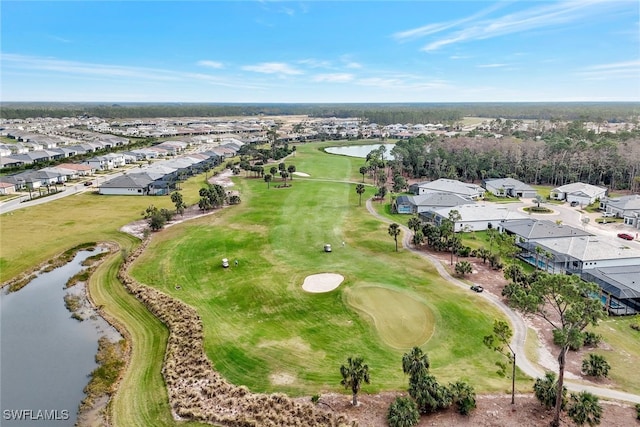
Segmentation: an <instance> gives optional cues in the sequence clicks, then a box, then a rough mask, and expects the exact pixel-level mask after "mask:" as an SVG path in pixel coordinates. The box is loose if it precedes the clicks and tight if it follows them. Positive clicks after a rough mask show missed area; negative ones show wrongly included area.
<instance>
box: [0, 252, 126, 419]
mask: <svg viewBox="0 0 640 427" xmlns="http://www.w3.org/2000/svg"><path fill="white" fill-rule="evenodd" d="M99 252H101V250H100V249H96V250H94V251H80V252H78V254H77V255H76V256H75V258H74V259H73V260H72V261H71V262H69V263H68V264H66V265H64V266H62V267H59V268H56V269H55V270H52V271H50V272H47V273H42V274H39V275H38V277H37V278H35V279H34V280H32V281H31V282H30V283H29V284H28V285H27V286H25V287H24V288H22V289H20V290H19V291H17V292H13V293H7V292H6V289H5V290H2V291H0V360H1V363H0V390H1V391H2V393H1V395H0V398H1V399H0V409H1V411H0V413H1V416H2V418H1V420H0V425H2V426H3V427H9V426H20V427H26V426H40V427H42V426H72V425H74V423H75V422H76V418H77V411H78V406H79V405H80V402H81V401H82V399H83V398H84V392H83V391H82V390H83V389H84V387H85V386H86V385H87V383H88V382H89V377H88V375H89V374H90V373H91V371H93V370H94V369H95V368H96V367H97V364H96V362H95V355H96V353H97V350H98V338H100V337H101V336H103V335H105V334H106V335H107V336H108V337H109V338H110V339H111V340H112V341H115V340H119V339H120V335H119V334H118V333H117V331H116V330H115V329H114V328H112V327H111V326H110V325H109V324H108V323H107V322H106V321H105V320H104V319H102V318H101V317H99V316H97V315H95V313H94V315H92V316H90V318H88V319H86V320H83V321H78V320H76V319H73V318H71V315H72V313H71V312H69V310H67V309H66V307H65V304H64V300H63V298H64V296H65V295H66V294H67V293H72V294H77V295H84V294H83V292H84V287H83V285H82V284H77V285H75V286H74V287H72V288H69V289H65V288H64V287H65V284H66V282H67V280H68V279H69V278H70V277H72V276H74V275H75V274H76V273H78V272H79V271H81V270H82V269H84V268H86V267H83V266H82V265H81V263H82V261H84V260H85V259H86V258H88V257H89V256H91V255H95V254H97V253H99ZM85 301H86V300H85ZM29 411H31V412H29ZM19 416H21V417H22V418H23V419H22V420H16V419H15V418H16V417H19Z"/></svg>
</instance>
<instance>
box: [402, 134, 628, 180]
mask: <svg viewBox="0 0 640 427" xmlns="http://www.w3.org/2000/svg"><path fill="white" fill-rule="evenodd" d="M538 132H539V133H540V134H539V135H536V131H535V130H532V131H530V132H529V133H524V132H520V133H519V134H518V137H516V136H504V137H498V138H496V137H493V136H491V137H480V138H478V137H475V136H459V137H454V138H446V137H441V136H436V135H435V134H429V135H421V136H419V137H416V138H412V139H409V140H403V141H398V143H397V144H396V146H395V147H394V148H393V150H392V154H393V155H394V158H395V160H394V161H393V162H392V163H395V164H396V166H397V167H399V168H400V169H401V171H402V173H403V174H405V175H406V176H408V177H411V178H427V179H438V178H449V179H459V180H462V181H467V182H473V181H481V180H483V179H485V178H504V177H512V178H515V179H518V180H521V181H523V182H526V183H530V184H546V185H552V186H561V185H565V184H568V183H571V182H578V181H579V182H585V183H588V184H593V185H602V186H606V187H609V188H610V189H615V190H621V189H629V190H632V191H637V190H638V189H640V131H639V130H637V129H634V130H629V131H624V132H621V133H616V134H614V133H601V134H596V133H594V132H593V131H587V130H586V129H585V127H584V123H583V122H572V123H570V124H568V125H566V126H558V127H557V128H555V129H540V130H539V131H538Z"/></svg>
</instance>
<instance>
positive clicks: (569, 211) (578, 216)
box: [501, 200, 640, 250]
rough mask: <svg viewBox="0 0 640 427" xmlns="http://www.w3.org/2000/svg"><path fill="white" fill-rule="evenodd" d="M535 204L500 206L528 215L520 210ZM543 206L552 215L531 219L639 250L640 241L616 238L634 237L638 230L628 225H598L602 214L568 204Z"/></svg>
mask: <svg viewBox="0 0 640 427" xmlns="http://www.w3.org/2000/svg"><path fill="white" fill-rule="evenodd" d="M534 204H535V201H534V200H525V201H523V202H520V203H505V204H502V205H501V206H505V207H506V208H507V209H509V210H511V211H518V212H520V213H525V214H528V213H527V212H525V211H523V210H522V209H523V208H524V207H527V206H533V205H534ZM543 206H545V207H547V208H549V209H552V210H553V213H551V214H531V218H535V219H540V220H544V219H546V220H550V221H557V220H560V221H562V224H565V225H570V226H572V227H576V228H579V229H581V230H585V231H587V232H589V233H591V234H594V235H596V236H599V237H604V238H605V239H606V240H607V241H608V242H610V243H612V244H613V245H618V244H621V243H623V244H624V245H626V246H629V247H631V248H634V249H638V250H640V240H638V239H636V240H634V241H628V240H622V239H620V238H619V237H617V234H618V233H623V232H624V233H628V234H631V235H632V236H634V237H635V236H636V233H638V230H635V229H633V227H631V226H629V225H625V224H623V223H620V222H615V223H614V222H612V223H608V224H598V223H596V218H600V217H601V216H602V214H601V213H600V212H595V213H589V212H587V211H584V210H581V209H580V208H579V207H571V206H569V204H568V203H563V204H554V203H543ZM583 218H589V222H588V223H587V224H586V225H585V224H584V223H583V222H582V220H583Z"/></svg>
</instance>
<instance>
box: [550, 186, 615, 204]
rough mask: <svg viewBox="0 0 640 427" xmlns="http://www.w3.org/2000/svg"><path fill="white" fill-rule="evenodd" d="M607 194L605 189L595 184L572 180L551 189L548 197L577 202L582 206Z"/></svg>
mask: <svg viewBox="0 0 640 427" xmlns="http://www.w3.org/2000/svg"><path fill="white" fill-rule="evenodd" d="M606 194H607V189H606V188H604V187H598V186H596V185H591V184H585V183H582V182H574V183H572V184H567V185H563V186H560V187H557V188H554V189H553V190H551V193H550V198H552V199H554V200H566V201H567V202H569V203H571V202H574V201H575V202H578V203H579V204H580V205H582V206H586V205H590V204H591V203H594V202H595V201H596V200H599V199H602V198H603V197H605V196H606Z"/></svg>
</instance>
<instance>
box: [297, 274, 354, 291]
mask: <svg viewBox="0 0 640 427" xmlns="http://www.w3.org/2000/svg"><path fill="white" fill-rule="evenodd" d="M343 280H344V277H342V276H341V275H340V274H335V273H321V274H312V275H311V276H307V277H306V278H305V279H304V283H303V284H302V289H304V290H305V291H307V292H311V293H314V294H317V293H321V292H329V291H332V290H334V289H335V288H337V287H338V286H340V283H342V281H343Z"/></svg>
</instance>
